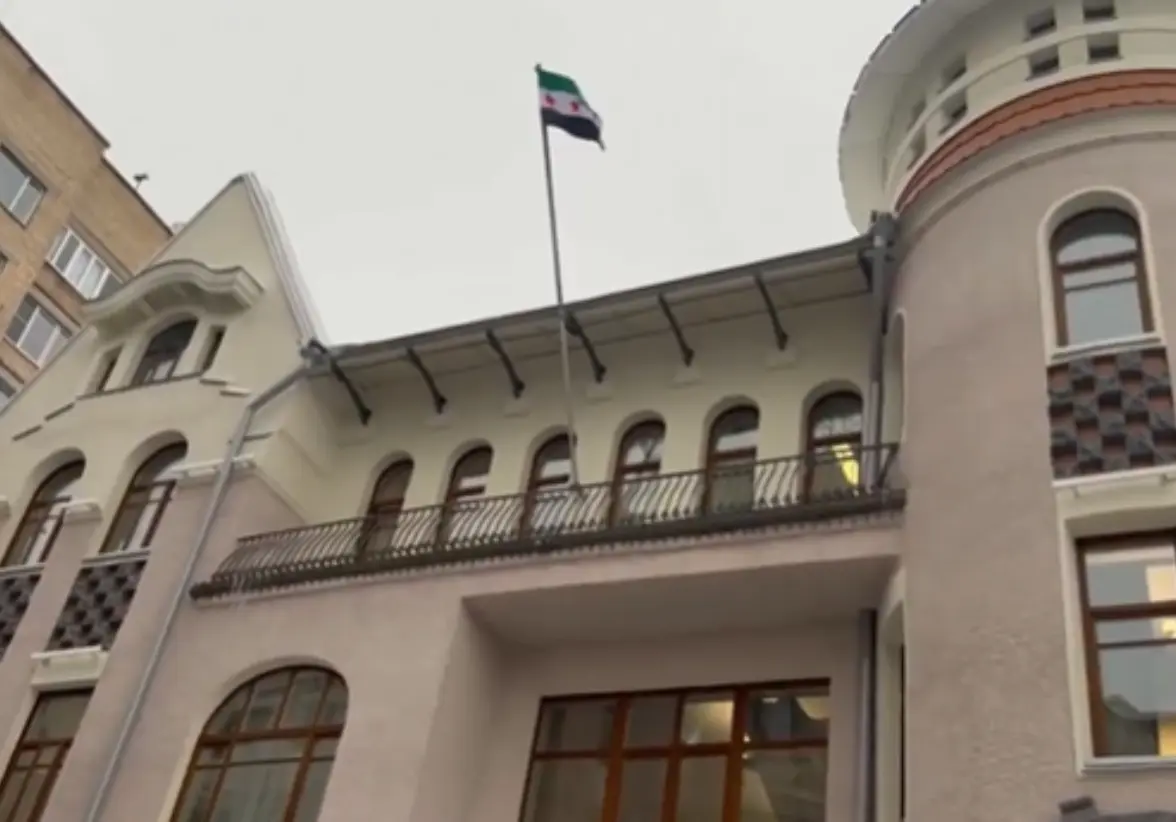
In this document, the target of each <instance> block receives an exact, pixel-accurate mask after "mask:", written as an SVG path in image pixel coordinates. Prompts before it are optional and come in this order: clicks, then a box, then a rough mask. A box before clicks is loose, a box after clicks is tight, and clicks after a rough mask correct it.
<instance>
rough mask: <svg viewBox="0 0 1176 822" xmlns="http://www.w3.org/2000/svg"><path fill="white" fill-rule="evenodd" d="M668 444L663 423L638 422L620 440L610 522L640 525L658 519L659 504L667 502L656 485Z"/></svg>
mask: <svg viewBox="0 0 1176 822" xmlns="http://www.w3.org/2000/svg"><path fill="white" fill-rule="evenodd" d="M665 441H666V424H665V423H664V422H662V421H661V420H645V421H644V422H639V423H637V424H636V425H633V426H631V427H630V428H629V430H628V431H626V432H625V434H624V436H623V437H621V442H620V447H619V448H618V449H617V463H616V467H615V468H614V469H613V488H612V499H611V505H610V509H609V519H610V521H612V522H630V521H636V522H641V521H644V520H647V519H649V518H651V517H653V516H656V515H657V513H658V510H657V509H658V505H659V504H660V505H665V504H666V503H667V500H663V499H661V497H660V495H659V494H658V488H659V483H658V482H657V477H658V475H660V474H661V464H662V447H663V446H664V445H665Z"/></svg>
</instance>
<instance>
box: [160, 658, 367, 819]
mask: <svg viewBox="0 0 1176 822" xmlns="http://www.w3.org/2000/svg"><path fill="white" fill-rule="evenodd" d="M346 718H347V686H346V685H344V684H343V680H342V679H340V678H339V676H338V675H336V674H334V673H332V672H330V671H326V670H323V669H321V668H284V669H282V670H279V671H273V672H271V673H268V674H265V675H264V676H261V677H258V678H257V679H255V680H253V681H252V682H249V683H246V684H245V685H242V686H241V687H240V688H238V689H237V690H236V691H234V692H233V693H232V695H230V696H229V698H228V699H226V700H225V701H224V702H222V703H221V706H220V707H219V708H217V709H216V711H215V713H213V715H212V717H211V718H209V720H208V722H207V723H205V725H204V729H203V730H202V731H201V732H200V738H199V739H198V740H197V742H196V750H195V751H193V753H192V759H191V762H190V763H189V765H188V773H187V774H186V776H185V777H184V785H183V788H182V789H181V790H180V796H179V799H178V800H177V802H176V809H175V812H174V813H173V814H172V817H171V820H172V822H291V821H293V822H314V820H316V819H318V815H319V808H320V806H321V805H322V801H323V794H324V792H325V791H326V787H327V781H328V780H329V779H330V776H331V767H332V766H333V765H334V764H335V749H336V748H337V747H338V745H339V737H340V736H342V734H343V725H344V722H345V720H346Z"/></svg>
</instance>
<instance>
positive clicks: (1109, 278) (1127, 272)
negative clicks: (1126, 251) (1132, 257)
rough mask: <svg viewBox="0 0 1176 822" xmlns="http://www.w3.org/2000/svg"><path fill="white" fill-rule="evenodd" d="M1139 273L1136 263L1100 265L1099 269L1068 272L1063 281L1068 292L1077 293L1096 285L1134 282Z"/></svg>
mask: <svg viewBox="0 0 1176 822" xmlns="http://www.w3.org/2000/svg"><path fill="white" fill-rule="evenodd" d="M1138 273H1139V269H1138V268H1137V267H1136V265H1135V263H1117V264H1116V265H1100V266H1098V267H1097V268H1083V269H1081V270H1079V271H1070V272H1067V273H1066V274H1065V275H1064V277H1063V279H1062V285H1063V286H1064V287H1065V289H1066V290H1067V291H1076V290H1078V289H1082V288H1090V287H1091V286H1096V285H1110V284H1112V283H1119V282H1129V281H1133V280H1135V278H1136V277H1137V276H1138Z"/></svg>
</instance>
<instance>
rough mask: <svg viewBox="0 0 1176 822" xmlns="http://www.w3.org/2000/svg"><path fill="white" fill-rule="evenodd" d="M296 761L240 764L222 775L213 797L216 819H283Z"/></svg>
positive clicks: (236, 821)
mask: <svg viewBox="0 0 1176 822" xmlns="http://www.w3.org/2000/svg"><path fill="white" fill-rule="evenodd" d="M297 772H298V764H297V763H296V762H283V763H280V764H276V765H239V766H234V767H232V768H230V769H229V770H228V772H227V773H226V774H225V779H224V782H223V783H221V789H220V795H219V796H218V797H217V800H216V810H214V811H213V814H212V819H213V820H215V822H284V819H285V815H286V806H287V804H288V803H289V801H290V789H291V788H292V787H293V785H294V775H295V774H296V773H297Z"/></svg>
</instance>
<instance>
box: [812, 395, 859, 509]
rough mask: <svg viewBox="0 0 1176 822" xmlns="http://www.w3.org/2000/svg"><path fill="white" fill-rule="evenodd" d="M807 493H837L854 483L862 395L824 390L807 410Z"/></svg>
mask: <svg viewBox="0 0 1176 822" xmlns="http://www.w3.org/2000/svg"><path fill="white" fill-rule="evenodd" d="M807 438H808V444H807V445H808V447H807V457H806V461H807V462H808V470H807V471H805V491H806V493H807V494H808V495H810V496H821V495H827V494H838V493H843V492H845V491H848V490H852V489H855V488H857V487H858V484H859V482H860V477H859V473H860V464H861V454H862V398H861V397H860V396H859V395H858V394H856V393H854V392H853V391H837V392H835V393H833V394H826V395H825V396H824V397H821V399H819V400H817V401H816V402H815V403H813V406H812V408H810V409H809V413H808V430H807Z"/></svg>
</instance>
